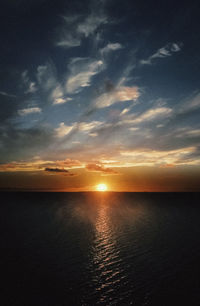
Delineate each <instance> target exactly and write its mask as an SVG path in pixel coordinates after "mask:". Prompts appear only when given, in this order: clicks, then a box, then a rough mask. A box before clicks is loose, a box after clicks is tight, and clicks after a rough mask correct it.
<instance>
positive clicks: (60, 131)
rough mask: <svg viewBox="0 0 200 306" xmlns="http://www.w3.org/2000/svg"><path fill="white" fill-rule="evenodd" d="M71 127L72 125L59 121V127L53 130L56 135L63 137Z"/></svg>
mask: <svg viewBox="0 0 200 306" xmlns="http://www.w3.org/2000/svg"><path fill="white" fill-rule="evenodd" d="M73 128H74V126H73V125H65V124H64V122H61V123H60V124H59V127H58V128H56V129H55V132H56V134H57V136H58V137H64V136H66V135H68V134H69V133H70V132H71V131H72V129H73Z"/></svg>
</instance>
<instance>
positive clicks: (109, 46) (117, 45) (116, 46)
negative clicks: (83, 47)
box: [100, 43, 123, 55]
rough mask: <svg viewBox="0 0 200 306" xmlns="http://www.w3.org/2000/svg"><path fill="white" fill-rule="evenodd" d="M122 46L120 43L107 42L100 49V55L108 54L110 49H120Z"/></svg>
mask: <svg viewBox="0 0 200 306" xmlns="http://www.w3.org/2000/svg"><path fill="white" fill-rule="evenodd" d="M122 48H123V46H122V45H121V44H120V43H109V44H107V45H106V46H105V47H104V48H101V49H100V53H101V55H105V54H108V53H109V52H111V51H116V50H119V49H122Z"/></svg>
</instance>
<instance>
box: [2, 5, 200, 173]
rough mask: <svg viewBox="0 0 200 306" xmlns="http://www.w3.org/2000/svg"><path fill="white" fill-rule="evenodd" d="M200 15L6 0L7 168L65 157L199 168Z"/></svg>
mask: <svg viewBox="0 0 200 306" xmlns="http://www.w3.org/2000/svg"><path fill="white" fill-rule="evenodd" d="M199 8H200V4H199V2H198V1H190V2H189V1H151V0H150V1H141V0H140V1H122V0H117V1H116V0H115V1H114V0H108V1H106V0H99V1H59V0H57V1H53V0H52V1H47V0H34V1H33V0H30V1H25V0H15V1H11V0H9V1H6V0H5V1H2V2H1V12H0V29H1V48H0V67H1V69H0V80H1V82H0V107H1V112H0V134H1V138H0V148H1V155H0V158H1V163H2V167H4V168H3V169H4V170H5V169H7V168H6V166H5V165H6V164H9V165H10V164H11V165H12V163H13V162H15V163H18V164H17V165H18V167H19V168H20V165H21V167H22V169H24V168H23V167H25V166H24V165H25V164H24V163H28V162H31V163H34V162H35V161H37V163H39V162H38V161H39V160H40V161H41V164H42V163H44V161H48V162H49V163H53V162H55V161H58V160H65V159H70V160H78V161H80V163H81V165H85V164H86V163H88V162H89V161H91V160H93V161H94V162H96V163H101V164H104V162H105V161H106V162H107V163H108V162H109V160H110V161H111V163H112V166H113V167H114V166H118V165H121V166H127V167H128V166H130V167H132V166H137V165H143V166H151V165H158V166H159V167H160V166H163V165H176V166H179V165H190V166H196V165H199V163H200V159H199V139H200V120H199V119H200V32H199V26H200V21H199V13H200V10H199ZM40 166H41V165H40ZM27 167H28V166H27Z"/></svg>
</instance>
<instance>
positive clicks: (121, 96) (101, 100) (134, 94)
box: [94, 86, 140, 108]
mask: <svg viewBox="0 0 200 306" xmlns="http://www.w3.org/2000/svg"><path fill="white" fill-rule="evenodd" d="M139 96H140V92H139V88H138V87H137V86H133V87H127V86H120V87H118V88H115V89H113V90H111V91H110V92H107V93H104V94H102V95H101V96H99V97H98V98H97V99H96V100H95V103H94V104H95V107H96V108H104V107H108V106H110V105H112V104H115V103H117V102H123V101H135V100H137V99H138V98H139Z"/></svg>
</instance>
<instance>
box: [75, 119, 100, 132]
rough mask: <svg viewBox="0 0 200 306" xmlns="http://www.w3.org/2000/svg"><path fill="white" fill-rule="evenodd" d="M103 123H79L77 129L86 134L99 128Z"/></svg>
mask: <svg viewBox="0 0 200 306" xmlns="http://www.w3.org/2000/svg"><path fill="white" fill-rule="evenodd" d="M103 123H104V122H102V121H91V122H80V123H79V124H78V128H79V130H80V131H83V132H85V131H86V132H87V131H91V130H92V129H94V128H97V127H99V126H101V125H102V124H103Z"/></svg>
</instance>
